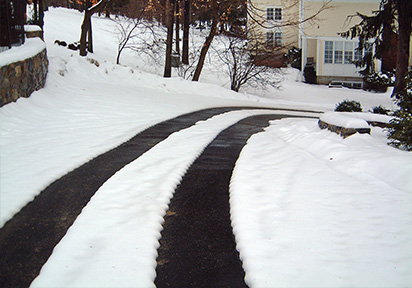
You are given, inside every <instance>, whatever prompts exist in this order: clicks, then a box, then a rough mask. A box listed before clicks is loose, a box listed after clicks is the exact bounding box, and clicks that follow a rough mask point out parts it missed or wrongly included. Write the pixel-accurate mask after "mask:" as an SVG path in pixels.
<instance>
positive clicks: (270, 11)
mask: <svg viewBox="0 0 412 288" xmlns="http://www.w3.org/2000/svg"><path fill="white" fill-rule="evenodd" d="M266 20H268V21H272V20H275V8H274V7H266Z"/></svg>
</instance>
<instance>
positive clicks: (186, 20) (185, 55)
mask: <svg viewBox="0 0 412 288" xmlns="http://www.w3.org/2000/svg"><path fill="white" fill-rule="evenodd" d="M189 26H190V0H184V9H183V47H182V63H183V64H186V65H188V64H189Z"/></svg>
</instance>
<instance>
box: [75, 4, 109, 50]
mask: <svg viewBox="0 0 412 288" xmlns="http://www.w3.org/2000/svg"><path fill="white" fill-rule="evenodd" d="M109 1H110V0H100V1H99V2H98V3H97V4H95V5H93V6H92V7H90V8H87V9H86V10H85V11H84V19H83V24H82V27H81V35H80V56H86V55H87V51H86V42H87V40H86V38H87V37H88V36H89V39H88V40H89V48H90V51H91V52H92V51H93V46H92V45H93V44H92V42H93V39H92V30H91V29H92V20H91V18H92V15H93V14H94V13H96V12H99V11H101V10H102V9H103V8H104V5H106V3H107V2H109Z"/></svg>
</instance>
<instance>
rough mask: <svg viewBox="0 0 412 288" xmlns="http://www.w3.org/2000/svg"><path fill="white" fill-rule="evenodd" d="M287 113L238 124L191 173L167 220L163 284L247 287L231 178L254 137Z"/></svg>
mask: <svg viewBox="0 0 412 288" xmlns="http://www.w3.org/2000/svg"><path fill="white" fill-rule="evenodd" d="M284 117H285V116H284V115H259V116H252V117H249V118H246V119H244V120H242V121H240V122H238V123H237V124H235V125H232V126H231V127H229V128H227V129H226V130H224V131H223V132H221V133H220V134H219V135H218V136H217V138H215V140H214V141H213V142H212V143H210V145H209V146H208V147H207V148H206V149H205V150H204V152H203V154H201V155H200V156H199V158H198V159H197V160H196V161H195V162H194V163H193V164H192V166H191V167H190V168H189V170H188V171H187V172H186V175H185V176H184V177H183V179H182V181H181V183H180V185H179V186H178V187H177V188H176V191H175V193H174V195H173V198H172V200H171V203H170V204H169V211H168V213H167V215H166V218H165V222H164V224H163V231H162V237H161V239H160V247H159V249H158V255H159V256H158V259H157V263H158V265H157V270H156V274H157V277H156V280H155V284H156V286H157V287H159V288H163V287H196V288H201V287H204V288H206V287H207V288H209V287H210V288H214V287H225V288H228V287H234V288H241V287H247V285H246V284H245V282H244V277H245V273H244V271H243V269H242V263H241V261H240V259H239V254H238V252H237V250H236V243H235V239H234V236H233V232H232V227H231V221H230V211H229V209H230V208H229V183H230V178H231V176H232V171H233V168H234V166H235V163H236V161H237V159H238V157H239V154H240V151H241V150H242V148H243V147H244V145H245V144H246V141H247V140H248V139H249V137H250V136H251V135H252V134H254V133H257V132H260V131H262V128H263V127H266V126H268V122H269V120H275V119H280V118H284ZM289 117H290V116H289Z"/></svg>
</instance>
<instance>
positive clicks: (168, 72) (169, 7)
mask: <svg viewBox="0 0 412 288" xmlns="http://www.w3.org/2000/svg"><path fill="white" fill-rule="evenodd" d="M173 3H174V0H167V1H166V22H167V23H166V25H167V39H166V63H165V71H164V74H163V77H165V78H170V77H172V45H173V43H172V42H173V12H174V9H173Z"/></svg>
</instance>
